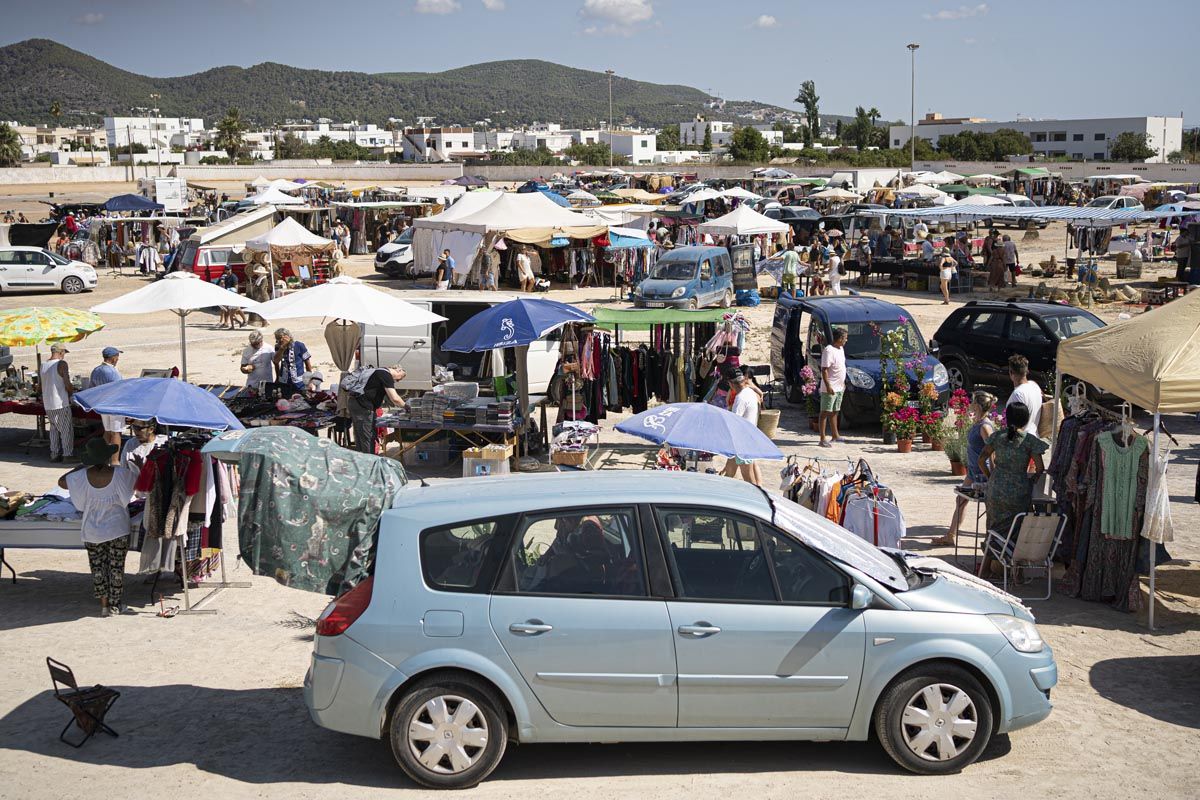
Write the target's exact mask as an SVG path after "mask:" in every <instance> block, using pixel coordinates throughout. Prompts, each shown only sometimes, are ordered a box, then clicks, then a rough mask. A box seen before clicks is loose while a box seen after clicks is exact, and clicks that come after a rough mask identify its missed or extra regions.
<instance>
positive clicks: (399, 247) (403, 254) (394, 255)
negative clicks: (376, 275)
mask: <svg viewBox="0 0 1200 800" xmlns="http://www.w3.org/2000/svg"><path fill="white" fill-rule="evenodd" d="M412 240H413V229H412V228H409V229H407V230H406V231H404V233H401V234H400V235H399V236H397V237H396V238H395V239H394V240H392V241H390V242H388V243H387V244H385V245H384V246H383V247H381V248H379V251H378V252H377V253H376V254H375V271H376V272H382V273H384V274H385V275H387V276H389V277H392V278H399V277H400V276H401V275H409V274H411V273H412V263H413V251H412Z"/></svg>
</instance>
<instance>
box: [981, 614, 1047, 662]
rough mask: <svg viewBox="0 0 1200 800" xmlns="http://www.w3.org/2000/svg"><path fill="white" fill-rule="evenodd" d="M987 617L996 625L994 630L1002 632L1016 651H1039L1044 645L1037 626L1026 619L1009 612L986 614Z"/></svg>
mask: <svg viewBox="0 0 1200 800" xmlns="http://www.w3.org/2000/svg"><path fill="white" fill-rule="evenodd" d="M987 617H988V619H990V620H991V621H992V624H993V625H995V626H996V630H998V631H1000V632H1001V633H1003V634H1004V638H1005V639H1008V643H1009V644H1011V645H1012V646H1013V647H1014V648H1016V649H1017V651H1018V652H1021V653H1040V652H1042V649H1043V648H1044V647H1045V646H1046V643H1045V642H1043V641H1042V635H1041V634H1040V633H1038V629H1037V626H1036V625H1034V624H1033V623H1032V622H1029V621H1028V620H1024V619H1021V618H1020V617H1014V616H1012V615H1011V614H988V615H987Z"/></svg>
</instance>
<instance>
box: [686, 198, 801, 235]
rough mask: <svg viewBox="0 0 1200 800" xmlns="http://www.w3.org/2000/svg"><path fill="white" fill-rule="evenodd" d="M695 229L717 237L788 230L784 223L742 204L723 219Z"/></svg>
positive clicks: (705, 223) (718, 218)
mask: <svg viewBox="0 0 1200 800" xmlns="http://www.w3.org/2000/svg"><path fill="white" fill-rule="evenodd" d="M696 229H697V230H699V231H700V232H701V233H711V234H715V235H717V236H755V235H758V234H763V233H786V232H787V231H788V230H789V229H790V228H789V226H788V224H787V223H786V222H780V221H779V220H777V219H771V218H770V217H768V216H765V215H763V214H760V213H758V212H757V211H755V210H754V209H753V208H751V207H750V206H749V205H746V204H745V203H743V204H742V205H740V206H738V207H737V208H735V209H734V210H733V211H730V212H729V213H728V214H726V215H725V216H723V217H717V218H716V219H714V220H710V221H709V222H702V223H700V224H699V225H698V226H696Z"/></svg>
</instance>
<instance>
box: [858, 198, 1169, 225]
mask: <svg viewBox="0 0 1200 800" xmlns="http://www.w3.org/2000/svg"><path fill="white" fill-rule="evenodd" d="M996 208H997V207H996V206H989V205H979V204H975V203H972V202H969V201H968V202H963V203H953V204H951V205H948V206H943V207H941V208H903V209H868V210H866V211H864V212H863V213H864V214H872V215H874V216H879V217H908V218H912V219H957V220H968V219H988V218H991V217H994V216H996V213H997V212H996ZM1003 215H1004V218H1005V219H1033V220H1039V221H1040V220H1065V221H1069V222H1077V223H1090V224H1111V225H1123V224H1125V223H1129V222H1137V221H1138V220H1142V219H1158V218H1160V217H1163V216H1168V214H1167V213H1159V212H1156V211H1138V210H1136V209H1132V208H1092V207H1090V206H1082V207H1081V206H1014V207H1012V208H1009V207H1007V206H1006V207H1005V208H1004V211H1003Z"/></svg>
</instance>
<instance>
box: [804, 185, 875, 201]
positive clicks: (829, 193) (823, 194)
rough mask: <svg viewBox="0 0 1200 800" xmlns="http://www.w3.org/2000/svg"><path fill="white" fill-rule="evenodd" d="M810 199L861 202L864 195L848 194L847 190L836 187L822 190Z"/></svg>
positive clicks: (811, 195)
mask: <svg viewBox="0 0 1200 800" xmlns="http://www.w3.org/2000/svg"><path fill="white" fill-rule="evenodd" d="M809 197H811V198H812V199H814V200H859V199H861V198H862V195H861V194H855V193H854V192H848V191H846V190H845V189H839V188H837V187H836V186H835V187H834V188H832V189H822V190H821V191H819V192H816V193H815V194H810V195H809Z"/></svg>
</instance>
